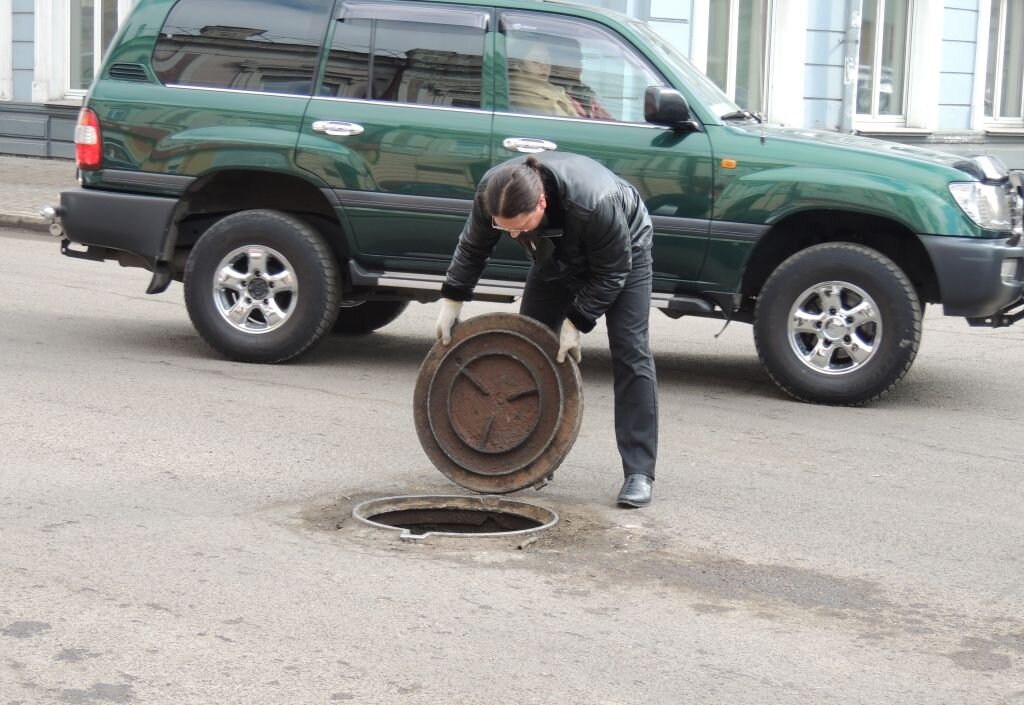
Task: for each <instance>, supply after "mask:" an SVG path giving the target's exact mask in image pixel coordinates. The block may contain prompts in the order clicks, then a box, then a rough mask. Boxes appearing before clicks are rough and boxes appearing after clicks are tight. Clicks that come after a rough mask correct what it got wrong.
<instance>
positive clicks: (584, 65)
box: [493, 10, 713, 291]
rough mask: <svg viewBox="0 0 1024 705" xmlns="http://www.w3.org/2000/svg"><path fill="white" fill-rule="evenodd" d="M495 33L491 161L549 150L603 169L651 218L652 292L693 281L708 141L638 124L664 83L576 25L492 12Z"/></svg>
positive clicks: (609, 39)
mask: <svg viewBox="0 0 1024 705" xmlns="http://www.w3.org/2000/svg"><path fill="white" fill-rule="evenodd" d="M498 29H499V35H498V38H497V55H498V56H499V57H502V58H500V59H499V60H498V61H497V62H496V66H495V71H496V79H497V83H496V91H495V94H496V100H497V103H496V112H495V117H494V144H493V150H494V162H495V163H496V164H497V163H501V162H502V161H505V160H507V159H510V158H512V157H516V156H519V155H520V154H522V153H529V152H536V151H544V150H552V149H557V150H559V151H565V152H575V153H579V154H585V155H587V156H589V157H591V158H593V159H596V160H597V161H599V162H601V163H603V164H604V165H605V166H607V167H608V168H609V169H611V170H612V171H614V172H615V173H616V174H618V175H619V176H621V177H622V178H624V179H626V180H627V181H629V182H630V183H632V184H633V185H634V186H635V187H636V188H637V189H638V190H639V191H640V194H641V196H642V197H643V199H644V202H645V203H646V204H647V208H648V210H649V211H650V212H651V216H652V220H653V221H654V228H655V244H654V274H655V287H656V288H657V289H661V290H663V291H672V290H673V289H675V288H676V285H677V284H678V283H680V282H689V281H695V280H697V279H698V277H699V275H700V271H701V268H702V265H703V262H704V258H705V255H706V252H707V246H708V236H709V227H710V218H711V198H712V177H713V170H712V152H711V144H710V141H709V139H708V136H707V134H706V133H705V132H703V131H698V132H687V133H676V132H673V131H672V130H670V129H668V128H665V127H660V126H656V125H651V124H648V123H646V122H645V120H644V93H645V91H646V89H647V87H648V86H667V85H668V84H667V83H666V81H665V80H664V78H663V77H662V76H661V75H660V74H659V73H658V72H657V71H655V69H654V68H653V67H652V66H651V65H650V63H649V62H648V61H646V60H645V59H644V58H643V55H642V53H641V52H639V51H637V49H636V48H635V47H633V46H632V45H630V44H629V43H628V42H627V41H626V40H625V39H623V38H622V37H621V36H620V35H618V34H617V33H615V32H613V31H612V30H610V29H609V28H606V27H604V26H602V25H600V24H598V23H596V22H592V21H589V20H586V19H582V18H576V17H570V16H566V15H557V14H553V13H551V14H547V13H545V14H541V13H532V12H524V11H520V10H504V11H502V10H499V11H498ZM502 253H507V254H508V256H509V257H514V256H515V254H514V253H513V252H512V251H511V249H508V248H507V249H505V250H501V251H499V254H502Z"/></svg>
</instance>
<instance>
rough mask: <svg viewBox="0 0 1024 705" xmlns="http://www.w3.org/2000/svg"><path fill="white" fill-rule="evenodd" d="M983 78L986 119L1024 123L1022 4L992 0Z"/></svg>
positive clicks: (1021, 0) (1011, 0) (1012, 1)
mask: <svg viewBox="0 0 1024 705" xmlns="http://www.w3.org/2000/svg"><path fill="white" fill-rule="evenodd" d="M988 32H989V34H988V41H989V44H988V67H987V69H986V75H985V117H986V118H987V119H988V120H990V121H993V122H998V121H1004V122H1005V121H1010V122H1013V123H1017V124H1020V122H1021V121H1022V120H1024V0H992V10H991V15H990V16H989V30H988Z"/></svg>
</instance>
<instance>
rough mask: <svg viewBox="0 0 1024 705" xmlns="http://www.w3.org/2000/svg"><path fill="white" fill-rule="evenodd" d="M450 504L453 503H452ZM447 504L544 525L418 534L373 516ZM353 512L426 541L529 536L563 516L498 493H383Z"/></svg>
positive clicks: (361, 518)
mask: <svg viewBox="0 0 1024 705" xmlns="http://www.w3.org/2000/svg"><path fill="white" fill-rule="evenodd" d="M438 504H444V505H446V506H437V505H438ZM447 505H453V506H450V507H449V506H447ZM454 505H460V506H454ZM448 508H452V509H464V510H468V511H489V512H503V513H506V514H513V515H515V516H518V517H523V518H526V519H532V520H533V521H538V522H541V525H540V526H534V527H531V528H529V529H517V530H514V531H492V532H483V533H463V532H456V531H428V532H425V533H422V534H415V533H413V532H412V531H410V530H409V529H407V528H404V527H401V526H391V525H390V524H381V523H379V522H375V521H373V520H372V519H371V518H370V516H377V515H379V514H386V513H388V512H396V511H409V510H416V509H448ZM510 510H511V511H510ZM517 510H518V511H517ZM535 515H543V516H535ZM352 516H353V518H355V520H356V521H358V522H360V523H361V524H364V525H366V526H369V527H373V528H375V529H385V530H387V531H391V532H395V533H397V534H398V538H400V539H401V540H402V541H410V542H415V541H423V540H425V539H428V538H430V537H432V536H436V537H440V538H458V539H494V538H513V539H517V538H520V537H528V536H530V535H531V534H536V533H539V532H541V531H545V530H547V529H550V528H552V527H554V526H555V525H556V524H558V522H559V520H560V517H559V516H558V512H556V511H555V510H554V509H549V508H547V507H543V506H541V505H539V504H532V503H530V502H523V501H522V500H517V499H508V498H506V497H499V496H497V495H396V496H394V497H381V498H378V499H371V500H367V501H365V502H361V503H360V504H357V505H356V506H355V507H353V508H352Z"/></svg>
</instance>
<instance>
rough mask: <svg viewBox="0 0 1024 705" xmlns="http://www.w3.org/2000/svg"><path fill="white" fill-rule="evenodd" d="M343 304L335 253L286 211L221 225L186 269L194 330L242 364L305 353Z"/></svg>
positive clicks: (242, 216) (236, 217) (238, 216)
mask: <svg viewBox="0 0 1024 705" xmlns="http://www.w3.org/2000/svg"><path fill="white" fill-rule="evenodd" d="M340 297H341V287H340V285H339V276H338V267H337V264H336V262H335V259H334V255H333V253H332V252H331V249H330V247H329V246H328V245H327V243H326V242H325V241H324V239H323V238H322V237H321V236H320V234H319V233H318V232H317V231H316V230H315V229H314V228H312V227H311V226H310V225H308V224H307V223H305V222H304V221H302V220H300V219H299V218H297V217H295V216H293V215H290V214H288V213H284V212H281V211H274V210H248V211H240V212H238V213H233V214H231V215H229V216H226V217H224V218H222V219H221V220H219V221H217V222H216V223H215V224H214V225H213V226H211V227H210V229H209V230H207V231H206V232H205V233H204V234H203V236H202V237H201V238H200V239H199V242H197V243H196V245H195V247H193V248H192V252H191V254H190V255H189V258H188V263H187V264H186V266H185V305H186V307H187V308H188V314H189V317H190V318H191V319H192V324H193V325H194V326H195V328H196V330H197V331H198V332H199V335H201V336H202V338H203V340H205V341H206V342H207V343H208V344H209V345H210V347H212V348H214V349H215V350H217V351H218V352H219V353H221V354H222V355H224V356H225V357H227V358H229V359H232V360H237V361H239V362H258V363H274V362H283V361H285V360H288V359H290V358H293V357H295V356H296V355H299V354H301V353H303V352H305V351H306V350H308V349H309V348H310V347H312V346H313V345H314V344H315V343H316V342H317V341H319V340H320V339H321V338H322V337H323V336H324V334H325V333H326V332H327V331H329V330H330V329H331V326H332V325H333V324H334V319H335V317H336V316H337V315H338V309H339V307H340Z"/></svg>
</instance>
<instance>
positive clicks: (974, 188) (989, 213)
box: [949, 181, 1013, 232]
mask: <svg viewBox="0 0 1024 705" xmlns="http://www.w3.org/2000/svg"><path fill="white" fill-rule="evenodd" d="M949 192H950V193H951V194H952V195H953V198H954V200H956V202H957V204H958V205H959V206H960V208H961V209H963V212H964V213H966V214H967V216H968V217H969V218H970V219H971V220H973V221H974V223H975V225H977V226H978V227H979V228H985V229H986V230H998V231H1003V232H1010V230H1011V229H1012V228H1013V223H1012V220H1011V217H1010V202H1009V201H1008V200H1007V198H1006V189H1004V188H1003V187H1002V186H997V185H995V184H983V183H981V182H978V181H971V182H968V183H962V184H961V183H958V184H950V185H949Z"/></svg>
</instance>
